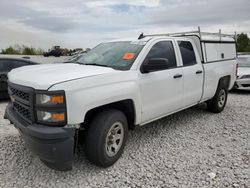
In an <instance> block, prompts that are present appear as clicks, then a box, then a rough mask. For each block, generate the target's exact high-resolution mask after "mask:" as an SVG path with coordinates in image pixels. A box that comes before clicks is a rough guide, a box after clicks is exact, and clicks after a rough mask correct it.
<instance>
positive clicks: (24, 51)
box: [1, 44, 44, 55]
mask: <svg viewBox="0 0 250 188" xmlns="http://www.w3.org/2000/svg"><path fill="white" fill-rule="evenodd" d="M43 52H44V50H43V49H41V48H37V49H36V48H33V47H28V46H25V45H18V44H16V45H14V46H10V47H8V48H6V49H3V50H2V52H1V53H2V54H16V55H42V54H43Z"/></svg>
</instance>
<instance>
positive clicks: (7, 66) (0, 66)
mask: <svg viewBox="0 0 250 188" xmlns="http://www.w3.org/2000/svg"><path fill="white" fill-rule="evenodd" d="M10 70H11V63H10V62H9V61H8V60H5V59H3V60H0V72H2V71H3V72H8V71H10Z"/></svg>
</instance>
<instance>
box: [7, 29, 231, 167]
mask: <svg viewBox="0 0 250 188" xmlns="http://www.w3.org/2000/svg"><path fill="white" fill-rule="evenodd" d="M235 59H236V49H235V40H234V38H233V37H231V36H230V35H226V34H221V33H220V34H217V35H216V34H214V33H211V34H209V33H202V32H200V31H197V32H194V31H193V32H185V33H175V34H160V35H143V34H141V35H140V36H139V38H133V39H121V40H116V41H111V42H105V43H101V44H99V45H98V46H96V47H95V48H94V49H92V50H91V51H90V52H88V53H86V54H84V55H83V56H82V57H81V58H80V59H78V60H77V61H75V62H72V63H67V64H44V65H37V66H28V67H23V68H18V69H14V70H12V71H11V72H10V73H9V74H8V91H9V95H10V97H11V102H10V103H9V104H8V106H7V107H6V112H5V118H7V119H9V121H10V122H11V123H12V124H14V126H15V127H16V128H17V129H18V131H19V132H20V134H21V136H22V138H23V139H24V141H25V143H26V146H27V147H28V148H29V149H30V150H31V151H32V152H33V153H35V154H36V155H37V156H38V157H39V158H40V159H41V161H43V162H44V163H45V164H46V165H47V166H49V167H51V168H53V169H56V170H70V169H71V168H72V164H73V158H74V152H75V148H76V146H77V144H78V139H79V137H80V136H82V135H83V137H84V138H83V140H84V146H85V152H86V156H87V158H88V160H89V161H91V162H92V163H94V164H95V165H98V166H101V167H108V166H111V165H113V164H114V163H115V162H116V161H117V160H118V159H119V157H120V156H121V154H122V152H123V150H124V146H125V143H126V139H127V135H128V131H129V130H132V129H134V128H135V127H136V126H142V125H145V124H147V123H149V122H152V121H155V120H157V119H159V118H162V117H165V116H168V115H170V114H173V113H176V112H178V111H181V110H183V109H186V108H189V107H191V106H194V105H197V104H199V103H203V102H205V103H207V108H208V110H209V111H211V112H214V113H219V112H221V111H223V109H224V107H225V105H226V101H227V95H228V90H229V89H231V88H232V87H233V85H234V82H235V80H236V60H235ZM81 132H84V134H80V133H81Z"/></svg>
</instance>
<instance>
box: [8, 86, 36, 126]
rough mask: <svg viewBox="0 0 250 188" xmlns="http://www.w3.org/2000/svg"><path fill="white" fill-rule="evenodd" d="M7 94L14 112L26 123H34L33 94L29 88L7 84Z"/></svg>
mask: <svg viewBox="0 0 250 188" xmlns="http://www.w3.org/2000/svg"><path fill="white" fill-rule="evenodd" d="M8 92H9V95H10V98H11V101H12V106H13V109H14V110H15V112H16V113H17V114H18V115H19V116H20V117H21V118H22V119H24V120H25V121H26V122H28V123H32V122H34V113H33V93H34V90H33V89H32V88H29V87H25V86H20V85H16V84H12V83H8Z"/></svg>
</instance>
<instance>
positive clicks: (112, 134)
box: [85, 109, 128, 167]
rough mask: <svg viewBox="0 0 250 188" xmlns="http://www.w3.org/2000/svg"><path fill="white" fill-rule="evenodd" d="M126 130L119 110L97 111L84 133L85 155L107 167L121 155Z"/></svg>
mask: <svg viewBox="0 0 250 188" xmlns="http://www.w3.org/2000/svg"><path fill="white" fill-rule="evenodd" d="M127 132H128V123H127V118H126V116H125V115H124V114H123V113H122V112H121V111H119V110H116V109H107V110H104V111H102V112H100V113H98V114H97V115H96V116H95V117H94V119H93V120H92V122H91V123H90V125H89V129H88V131H87V135H86V141H85V143H86V150H85V151H86V156H87V158H88V159H89V161H91V162H92V163H94V164H96V165H98V166H102V167H108V166H111V165H112V164H114V163H115V162H116V161H117V160H118V159H119V158H120V156H121V154H122V152H123V149H124V146H125V143H126V139H127Z"/></svg>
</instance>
